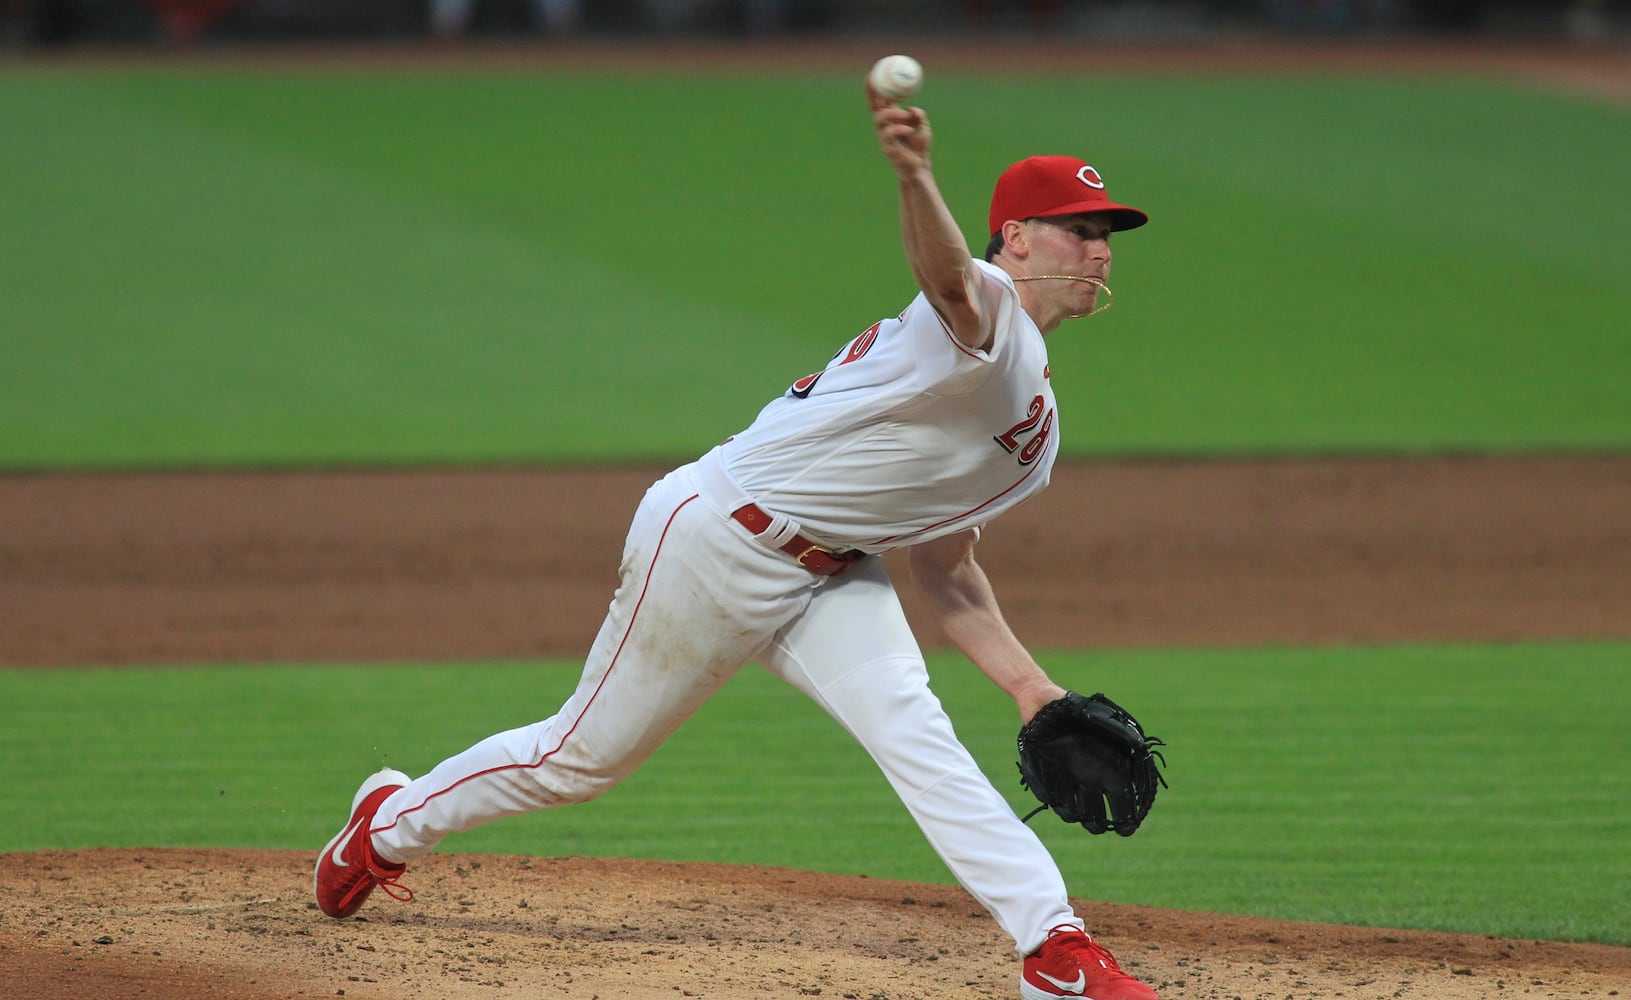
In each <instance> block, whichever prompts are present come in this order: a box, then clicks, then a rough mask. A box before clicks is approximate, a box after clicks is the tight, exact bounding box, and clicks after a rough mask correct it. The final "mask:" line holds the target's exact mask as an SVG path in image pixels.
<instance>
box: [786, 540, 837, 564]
mask: <svg viewBox="0 0 1631 1000" xmlns="http://www.w3.org/2000/svg"><path fill="white" fill-rule="evenodd" d="M812 552H819V553H821V554H822V555H824V556H826V557H827V558H828V559H837V558H838V553H836V552H834V551H833V550H832V549H829V548H826V547H824V546H821V545H812V546H810V547H809V548H807V549H805V550H804V551H803V552H800V553H799V554H798V555H796V556H794V557H793V561H794V562H796V563H798V564H799V565H800V566H803V567H804V568H805V569H809V568H810V564H809V563H807V562H805V561H804V560H805V559H807V558H809V555H810V553H812Z"/></svg>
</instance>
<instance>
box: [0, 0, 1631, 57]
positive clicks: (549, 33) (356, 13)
mask: <svg viewBox="0 0 1631 1000" xmlns="http://www.w3.org/2000/svg"><path fill="white" fill-rule="evenodd" d="M884 32H910V33H912V34H914V35H919V36H921V35H924V34H934V33H939V34H943V35H948V36H957V35H975V36H977V35H978V34H979V33H982V32H989V33H1001V34H1005V35H1020V36H1023V35H1025V34H1027V33H1044V34H1047V35H1049V36H1052V37H1059V36H1066V37H1069V36H1079V37H1082V38H1084V39H1088V40H1096V41H1107V40H1127V39H1137V40H1146V41H1161V40H1180V39H1191V38H1204V37H1216V36H1219V35H1229V34H1253V33H1285V34H1292V35H1314V36H1320V35H1329V36H1344V37H1355V36H1366V35H1402V34H1413V33H1421V34H1430V35H1439V36H1442V35H1447V34H1448V35H1461V36H1473V37H1490V38H1514V39H1523V40H1529V41H1534V40H1543V39H1544V40H1551V39H1555V40H1560V41H1563V40H1567V41H1573V42H1584V43H1613V42H1616V41H1623V40H1624V39H1625V38H1626V37H1627V35H1628V34H1631V0H1551V2H1534V0H1529V2H1519V0H592V2H591V0H350V2H347V3H331V2H326V0H0V51H3V50H18V49H28V48H34V47H44V48H53V47H55V48H63V47H71V46H76V45H140V44H150V43H163V44H172V45H175V44H179V45H189V44H205V43H257V42H274V41H322V40H344V41H361V40H371V39H380V40H395V41H405V40H412V39H425V40H428V41H434V42H437V43H442V44H450V43H456V42H458V41H461V40H466V39H476V38H482V39H495V38H526V37H534V38H536V37H547V38H556V39H565V38H569V37H582V38H607V39H619V38H631V37H641V36H651V37H665V36H667V37H674V36H695V37H733V36H766V35H784V34H792V35H818V34H829V35H831V34H873V33H884Z"/></svg>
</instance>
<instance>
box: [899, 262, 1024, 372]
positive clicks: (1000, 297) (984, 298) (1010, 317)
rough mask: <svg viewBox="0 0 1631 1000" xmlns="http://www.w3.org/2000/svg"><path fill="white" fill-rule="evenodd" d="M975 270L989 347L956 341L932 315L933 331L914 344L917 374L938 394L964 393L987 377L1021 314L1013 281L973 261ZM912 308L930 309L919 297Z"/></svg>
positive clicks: (1008, 343) (1010, 338) (1004, 350)
mask: <svg viewBox="0 0 1631 1000" xmlns="http://www.w3.org/2000/svg"><path fill="white" fill-rule="evenodd" d="M974 263H975V266H976V267H978V268H979V272H980V279H981V280H980V284H979V290H978V292H977V294H978V295H979V296H980V315H981V316H983V317H984V318H985V321H986V323H987V324H988V329H989V330H990V332H991V343H990V346H988V347H986V348H985V349H983V350H982V349H979V348H973V347H969V346H968V345H966V344H964V343H963V342H962V341H960V340H958V339H957V338H956V337H955V336H954V335H953V334H952V332H951V327H950V326H949V325H947V324H946V323H945V321H944V320H941V319H940V318H939V317H938V316H936V317H935V318H936V323H935V324H934V326H935V327H936V328H937V329H935V330H933V331H928V328H927V326H926V325H925V326H922V327H919V330H920V331H927V332H928V334H929V335H927V336H925V337H923V339H922V340H921V342H920V343H919V344H918V357H917V364H918V371H919V374H920V375H921V376H922V377H923V379H924V381H925V383H926V384H927V385H928V386H930V387H932V390H933V391H935V392H938V393H939V394H941V395H955V394H958V393H961V392H966V391H968V390H969V389H971V388H972V387H973V386H974V385H975V384H977V383H978V382H979V381H980V380H981V379H983V378H986V377H987V376H989V374H990V372H991V368H992V365H993V364H994V363H996V362H999V361H1000V360H1001V358H1002V356H1003V354H1004V353H1005V352H1006V351H1007V350H1008V349H1009V346H1010V344H1011V343H1012V341H1013V338H1014V328H1015V325H1016V324H1017V323H1018V322H1019V317H1021V316H1023V315H1024V312H1023V310H1022V309H1021V308H1020V304H1019V293H1018V292H1017V291H1016V290H1015V289H1014V282H1013V279H1012V278H1010V277H1009V276H1008V273H1007V272H1006V271H1004V270H1003V269H1002V268H1000V267H997V266H996V265H994V264H987V263H986V262H984V261H980V260H976V261H975V262H974ZM912 307H913V308H924V309H931V308H932V307H931V306H929V304H928V301H927V299H925V298H923V297H922V296H919V297H918V299H917V300H916V301H915V302H914V303H913V306H912Z"/></svg>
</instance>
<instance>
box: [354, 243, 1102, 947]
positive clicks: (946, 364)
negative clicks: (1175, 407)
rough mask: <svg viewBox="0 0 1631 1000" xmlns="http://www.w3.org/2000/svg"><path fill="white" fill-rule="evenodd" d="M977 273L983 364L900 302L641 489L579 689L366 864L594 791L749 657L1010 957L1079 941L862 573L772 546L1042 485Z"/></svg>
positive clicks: (447, 766) (878, 575)
mask: <svg viewBox="0 0 1631 1000" xmlns="http://www.w3.org/2000/svg"><path fill="white" fill-rule="evenodd" d="M976 263H978V262H976ZM980 272H981V274H982V276H983V277H984V279H985V280H984V287H983V291H982V294H983V295H985V301H984V302H983V306H984V309H985V315H987V316H989V317H991V321H992V323H993V328H992V338H991V345H990V347H989V348H988V349H987V350H984V351H973V350H969V349H968V348H966V347H964V346H963V345H962V344H961V343H959V342H958V341H957V339H956V338H954V337H953V336H952V335H951V332H950V331H949V330H948V329H946V327H945V325H944V324H943V323H942V322H941V321H940V318H939V317H938V316H937V315H936V314H935V312H934V309H933V308H932V307H931V306H930V305H929V303H928V301H927V300H926V299H925V298H924V297H923V296H921V295H920V296H919V297H918V298H917V299H915V300H914V301H913V302H912V304H911V305H910V306H909V307H907V309H906V311H905V312H903V313H901V314H900V316H898V317H896V318H894V319H890V320H884V321H882V322H879V323H877V324H874V325H873V326H872V327H870V328H868V329H867V330H866V332H865V333H863V334H862V335H861V336H860V337H858V338H856V339H855V340H853V341H851V342H850V344H849V345H848V346H846V347H845V348H844V349H843V350H842V351H840V352H839V353H838V355H837V356H836V357H834V358H833V360H832V361H831V362H830V363H829V364H828V365H827V367H826V368H825V369H823V370H822V371H820V372H818V373H815V374H813V375H809V376H806V377H805V378H802V379H800V380H799V381H798V382H796V383H794V385H793V387H792V388H791V389H790V390H789V391H788V393H787V394H786V395H785V396H784V397H782V398H781V399H778V400H775V401H774V402H772V403H771V404H770V405H769V406H767V407H765V408H764V410H763V411H762V412H761V413H760V415H759V417H758V419H756V420H755V421H754V423H753V425H752V426H751V427H749V428H748V429H747V430H746V431H744V432H743V433H741V434H739V435H737V436H736V437H735V438H733V439H731V440H730V441H728V442H727V443H726V444H724V445H721V446H720V447H718V448H715V449H713V450H712V451H710V452H709V453H708V454H707V455H705V456H703V457H702V458H701V459H699V460H698V461H696V462H693V463H690V464H688V465H685V466H681V467H680V468H679V469H676V470H674V471H673V472H671V473H669V474H668V475H667V476H664V477H663V478H662V479H661V480H659V481H658V482H656V483H654V484H653V485H652V487H651V489H650V490H648V491H647V492H646V495H645V497H644V498H643V499H642V500H641V502H640V505H639V508H638V509H637V510H636V512H635V516H634V520H633V523H632V524H631V525H630V528H629V534H628V537H627V539H626V540H625V542H624V549H623V559H622V563H621V565H620V567H619V576H620V583H619V586H618V588H617V591H616V593H615V594H614V595H613V597H612V602H611V605H610V606H609V607H608V609H607V615H606V619H605V621H604V622H602V624H601V629H600V632H599V634H598V635H597V636H596V638H595V642H594V644H593V646H592V647H591V648H590V651H589V655H588V657H587V658H586V660H585V662H584V669H583V676H582V677H581V678H580V680H579V682H578V687H577V690H576V691H574V692H573V694H572V696H571V698H569V699H568V700H567V702H566V703H565V704H564V705H562V706H561V708H560V710H559V711H558V712H557V713H556V714H555V715H553V716H551V717H549V718H547V719H545V720H543V721H541V722H537V723H533V724H531V725H525V726H521V727H518V728H516V729H512V730H509V731H507V732H502V733H497V734H494V735H492V736H490V737H488V738H487V739H485V740H482V741H481V742H479V743H477V744H476V745H474V746H472V747H470V748H469V749H467V750H465V751H464V752H462V753H459V754H456V755H454V756H452V757H449V758H447V759H446V760H444V761H442V762H441V763H440V764H438V765H437V766H436V767H435V768H433V769H432V770H431V771H430V772H428V773H426V774H424V775H421V776H420V777H419V778H416V779H414V780H412V781H410V782H409V783H408V784H407V785H405V786H404V787H402V788H401V789H399V790H398V791H396V792H395V793H393V794H391V795H390V796H388V797H387V798H386V799H385V800H384V801H383V802H381V803H380V805H379V809H378V811H377V812H376V813H375V814H374V816H373V819H372V821H371V823H370V825H369V828H368V835H369V837H370V843H371V844H372V847H373V850H374V851H375V852H376V853H377V855H378V856H379V857H380V858H382V859H384V860H385V861H386V862H391V863H395V862H410V861H414V860H416V859H418V858H421V857H423V856H425V855H426V854H428V853H430V851H431V850H433V849H434V848H435V846H436V845H437V844H438V843H439V842H440V841H441V840H442V839H443V838H444V837H446V836H447V835H449V834H450V833H453V832H455V831H459V830H469V829H473V828H475V827H477V826H480V825H482V824H484V823H488V822H491V821H492V820H495V819H498V818H500V817H502V816H510V815H516V814H519V813H525V812H530V811H533V810H536V809H545V808H551V807H555V806H561V805H568V804H571V803H574V802H582V801H585V800H587V799H591V798H594V797H595V796H597V795H600V794H602V793H603V792H605V791H606V790H607V789H608V788H611V787H612V786H613V785H615V784H617V783H618V782H619V781H621V780H622V779H623V778H624V777H625V776H627V775H628V774H629V773H630V772H632V771H633V770H634V769H635V768H636V767H638V766H639V765H640V763H641V762H642V761H644V760H645V759H646V758H647V757H648V756H649V755H650V754H651V753H652V752H653V751H655V750H656V749H657V747H658V746H659V745H660V744H661V743H662V742H663V741H664V740H665V739H667V737H668V735H669V734H670V733H672V732H673V731H674V729H675V728H676V727H678V726H679V725H680V724H681V723H682V722H684V721H685V719H687V718H689V717H690V716H691V714H692V713H693V712H695V711H696V710H697V709H698V708H699V707H700V706H701V705H702V704H703V703H704V702H705V701H706V700H707V699H708V698H709V697H710V696H711V695H712V694H713V693H714V692H715V691H717V690H718V689H719V687H720V686H721V685H722V684H724V683H725V682H726V681H728V680H729V679H730V677H731V676H732V675H734V674H735V673H736V671H737V670H738V669H740V668H741V666H742V665H743V664H744V663H747V662H749V661H754V660H756V661H758V662H759V663H760V664H762V665H763V666H764V668H765V669H766V670H768V671H770V672H771V673H773V674H774V675H776V676H777V677H780V678H782V679H783V680H785V681H787V682H788V683H789V684H792V685H794V686H795V687H797V688H798V689H799V690H800V691H803V692H804V693H805V694H807V695H808V696H809V697H810V698H811V699H812V700H814V701H815V702H816V703H817V704H819V705H820V706H821V707H822V708H823V709H825V710H826V711H827V712H828V713H829V714H831V715H832V717H833V718H834V719H836V720H837V721H838V722H839V723H840V724H841V725H842V726H843V727H844V729H845V730H846V731H847V732H849V733H851V734H853V735H854V736H855V738H856V739H857V740H858V741H860V743H861V745H862V746H864V747H865V748H866V749H867V751H868V753H869V754H870V755H871V756H872V758H873V760H875V761H876V762H877V763H878V766H879V767H880V768H881V769H882V771H883V773H884V775H885V776H886V777H887V778H888V780H889V782H890V784H891V785H892V786H893V787H894V789H895V790H896V792H897V793H898V794H899V796H900V798H901V801H902V802H903V803H904V804H905V806H906V808H907V810H908V811H909V812H910V813H911V814H912V817H913V818H914V819H915V820H916V821H917V822H918V824H919V826H920V827H921V828H922V829H923V832H924V834H925V836H926V837H927V838H928V840H929V842H930V843H931V844H932V845H933V846H934V849H935V851H936V852H937V853H938V854H939V855H940V857H942V858H944V859H945V861H946V863H947V865H948V866H949V867H950V869H951V871H952V872H953V873H954V874H955V875H956V877H957V880H958V881H959V882H960V883H961V884H962V885H963V886H965V887H966V888H967V889H968V890H969V892H970V893H971V894H972V895H973V896H974V897H975V898H976V899H978V900H979V901H980V902H981V904H983V905H984V906H985V907H986V908H987V910H989V911H990V912H991V914H992V915H993V917H994V918H995V919H996V920H997V922H998V924H999V925H1000V926H1001V927H1002V928H1003V929H1004V930H1005V931H1007V932H1008V933H1009V934H1010V935H1012V937H1013V938H1014V942H1015V947H1016V949H1017V950H1018V951H1019V952H1020V953H1021V954H1029V953H1030V952H1031V951H1033V950H1034V949H1036V948H1037V947H1039V946H1040V945H1041V944H1042V942H1043V941H1044V940H1046V939H1047V937H1048V935H1049V933H1050V929H1053V928H1057V927H1061V926H1071V927H1080V926H1082V922H1081V920H1080V918H1078V917H1077V916H1076V915H1075V914H1074V913H1073V912H1072V911H1071V908H1070V901H1069V898H1068V896H1067V893H1066V890H1065V883H1064V878H1063V876H1062V875H1061V874H1060V872H1059V869H1058V866H1057V865H1055V864H1054V862H1053V859H1052V858H1051V857H1050V856H1049V854H1048V851H1047V848H1046V847H1044V846H1043V844H1042V842H1041V840H1040V839H1039V838H1038V837H1037V836H1036V834H1035V833H1034V832H1033V831H1032V830H1031V828H1030V827H1028V826H1026V825H1025V824H1024V823H1023V822H1021V821H1020V819H1019V817H1018V816H1016V815H1015V814H1014V811H1013V809H1012V808H1010V807H1009V805H1008V803H1007V801H1006V799H1004V798H1003V796H1002V795H1001V794H1000V793H998V792H997V790H996V789H995V788H994V787H993V786H992V785H991V782H990V781H989V780H988V779H987V778H986V777H985V775H984V774H983V773H982V772H981V770H980V768H979V765H978V764H977V763H976V762H975V760H974V758H973V756H972V755H970V754H969V752H968V750H967V749H966V748H965V747H963V745H962V744H961V743H960V742H959V741H958V739H957V734H956V732H955V731H954V729H953V727H952V724H951V720H950V718H949V717H948V716H947V715H946V713H945V710H944V708H942V706H941V704H940V701H939V699H938V698H936V697H935V696H934V693H933V692H932V691H931V690H930V689H929V675H928V670H927V667H926V665H925V663H924V660H923V654H922V651H921V650H920V649H919V648H918V644H917V639H916V636H915V635H914V634H913V632H912V629H911V626H910V624H909V623H908V622H907V620H906V615H905V612H904V610H903V609H902V608H901V605H900V601H899V600H898V598H897V597H896V594H895V590H894V584H893V583H892V582H891V580H890V579H889V575H888V573H887V572H886V570H885V567H884V565H883V561H882V560H880V559H862V560H858V561H856V562H854V563H852V564H850V565H849V566H848V568H846V570H845V572H844V573H842V574H841V575H837V576H818V575H816V574H814V573H812V572H810V571H808V570H806V569H805V568H804V566H803V565H801V564H800V563H799V562H797V561H795V560H794V559H793V558H791V556H790V555H789V554H788V553H787V552H786V551H784V550H783V549H781V548H779V546H780V545H782V544H783V543H784V542H786V541H787V540H788V539H789V537H790V536H791V535H792V533H793V532H795V531H798V530H805V531H808V532H810V534H811V535H812V536H814V539H815V540H817V541H820V542H822V543H825V544H828V545H834V546H838V547H855V548H863V549H866V550H868V551H872V552H881V551H884V550H887V549H890V548H894V547H897V546H902V545H909V544H913V543H915V542H919V541H925V540H928V539H930V538H934V537H936V536H939V535H944V534H948V533H950V532H953V531H957V530H961V529H964V528H968V527H972V526H977V525H979V524H981V523H983V522H985V521H987V520H990V519H991V518H993V517H995V516H996V515H997V514H998V513H1000V512H1002V511H1003V510H1006V509H1008V508H1009V507H1012V506H1013V505H1014V504H1016V503H1018V502H1019V501H1021V500H1023V499H1024V498H1025V497H1028V496H1030V495H1032V494H1034V493H1035V492H1036V491H1038V490H1040V489H1042V487H1043V486H1044V485H1046V484H1047V481H1048V475H1049V472H1050V470H1051V468H1052V465H1053V460H1054V456H1055V454H1056V452H1057V449H1058V438H1059V423H1058V418H1057V416H1056V414H1055V409H1054V399H1053V392H1052V391H1051V389H1050V388H1049V386H1048V359H1047V352H1046V350H1045V348H1044V346H1043V342H1042V334H1041V331H1039V330H1038V329H1037V327H1036V324H1034V323H1033V322H1031V320H1030V318H1029V317H1028V316H1026V315H1025V313H1024V311H1023V310H1022V309H1021V308H1020V304H1019V297H1018V295H1017V294H1016V293H1015V291H1014V285H1013V282H1012V281H1011V280H1009V278H1008V276H1007V275H1006V274H1004V273H1003V272H1002V271H1001V270H999V269H998V268H995V267H990V266H987V265H984V264H981V267H980ZM749 502H757V503H759V504H761V505H763V506H764V507H766V508H770V509H773V510H774V511H775V514H774V517H773V520H772V524H771V526H770V527H769V528H766V529H765V530H763V531H759V532H757V533H755V532H754V531H751V530H750V529H749V528H748V527H746V526H745V525H744V524H742V523H739V522H738V521H737V520H735V519H734V518H733V517H732V516H731V515H732V512H733V511H736V510H738V509H739V508H740V507H741V506H742V505H743V504H746V503H749ZM767 513H768V511H767ZM544 829H547V827H546V828H544Z"/></svg>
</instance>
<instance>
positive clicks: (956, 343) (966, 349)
mask: <svg viewBox="0 0 1631 1000" xmlns="http://www.w3.org/2000/svg"><path fill="white" fill-rule="evenodd" d="M901 315H902V316H904V315H906V314H905V313H901ZM934 318H935V319H936V320H937V321H938V322H939V323H940V329H942V330H944V331H945V333H946V339H948V340H950V341H951V343H952V346H953V347H955V348H957V349H958V350H959V351H962V352H963V353H964V354H966V355H968V356H969V357H971V358H982V359H983V358H986V357H987V355H984V354H982V353H981V352H979V351H976V350H975V349H974V348H972V347H970V346H968V345H967V344H965V343H963V342H962V341H961V340H958V339H957V334H955V333H953V332H952V329H951V327H949V326H947V325H946V317H944V316H942V315H940V310H938V309H935V310H934Z"/></svg>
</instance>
